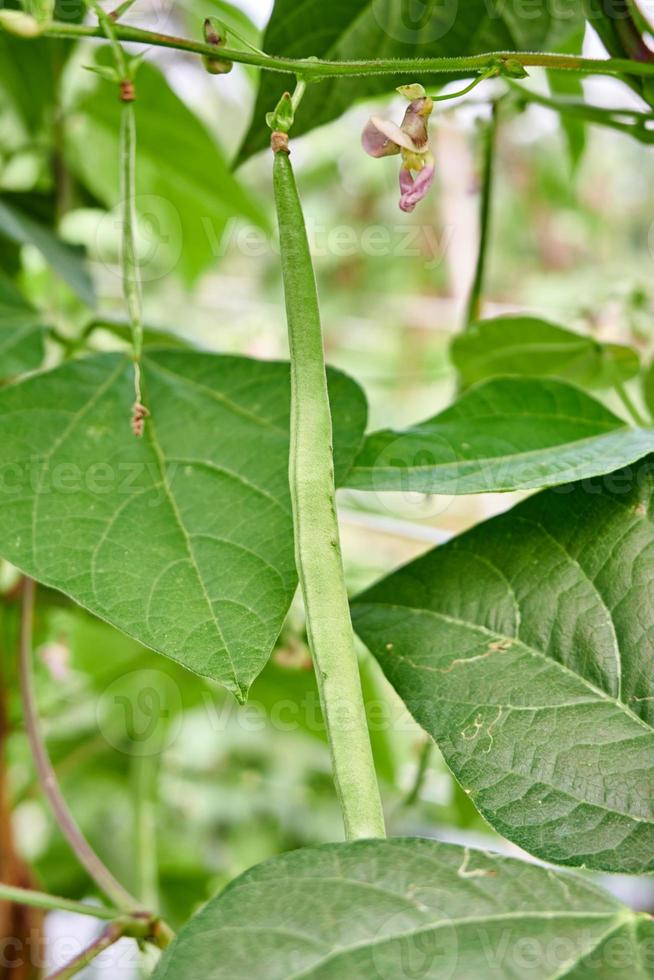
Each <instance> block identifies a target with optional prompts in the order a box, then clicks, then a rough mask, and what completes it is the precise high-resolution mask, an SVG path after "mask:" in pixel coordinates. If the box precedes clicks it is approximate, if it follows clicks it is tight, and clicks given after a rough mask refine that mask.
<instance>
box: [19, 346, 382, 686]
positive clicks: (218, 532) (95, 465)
mask: <svg viewBox="0 0 654 980" xmlns="http://www.w3.org/2000/svg"><path fill="white" fill-rule="evenodd" d="M143 379H144V397H145V401H146V404H147V406H148V408H149V410H150V412H151V418H149V419H148V420H147V422H146V426H145V436H144V438H143V439H136V438H134V437H133V436H132V434H131V432H130V418H131V412H132V403H133V401H134V382H133V369H132V366H131V363H130V359H129V357H127V356H124V355H116V354H102V355H98V356H95V357H92V358H88V359H85V360H81V361H75V362H71V363H68V364H66V365H64V366H62V367H60V368H57V369H56V370H54V371H51V372H49V373H46V374H42V375H39V376H36V377H34V378H30V379H27V380H26V381H24V382H23V383H21V384H19V385H15V386H13V387H10V388H7V389H5V390H4V391H1V392H0V433H1V435H0V443H1V444H2V447H3V458H2V468H1V471H0V477H1V479H0V489H1V490H2V506H1V507H0V555H2V557H4V558H6V559H7V560H8V561H10V562H12V563H13V564H14V565H16V566H17V567H19V568H20V569H21V570H22V571H24V572H25V573H26V574H28V575H31V576H32V577H33V578H35V579H36V580H37V581H39V582H43V583H45V584H46V585H49V586H52V587H53V588H55V589H58V590H60V591H61V592H64V593H66V594H67V595H69V596H71V597H72V598H73V599H74V600H75V601H76V602H78V603H79V604H80V605H82V606H84V607H85V608H87V609H89V610H90V611H91V612H93V613H94V614H95V615H97V616H99V617H101V618H102V619H105V620H107V621H108V622H110V623H112V624H113V625H115V626H117V627H119V628H120V629H122V630H123V631H124V632H126V633H128V634H130V635H131V636H133V637H134V638H135V639H137V640H139V642H141V643H143V644H144V645H145V646H148V647H152V648H153V649H155V650H157V651H159V652H160V653H164V654H166V655H167V656H169V657H171V658H172V659H173V660H177V661H178V662H180V663H182V664H183V666H185V667H188V668H189V669H190V670H193V671H195V672H196V673H199V674H203V675H205V676H207V677H211V678H213V679H215V680H218V681H221V682H222V683H223V684H224V685H225V686H226V687H228V688H229V689H230V690H232V691H234V692H235V693H236V694H237V695H238V696H239V697H242V696H244V695H245V693H246V692H247V689H248V687H249V685H250V684H251V682H252V681H253V679H254V678H255V677H256V676H257V674H258V673H259V671H260V670H261V668H262V667H263V665H264V664H265V662H266V660H267V658H268V656H269V654H270V651H271V649H272V647H273V644H274V641H275V639H276V638H277V635H278V634H279V631H280V629H281V625H282V622H283V620H284V617H285V615H286V611H287V609H288V606H289V604H290V602H291V599H292V597H293V594H294V592H295V588H296V575H295V563H294V556H293V528H292V520H291V512H290V511H291V508H290V499H289V491H288V476H287V469H288V451H289V435H288V425H289V400H290V390H289V371H288V365H287V364H280V363H265V362H258V361H251V360H248V359H246V358H239V357H218V356H213V355H210V354H205V353H195V352H194V353H190V352H173V351H161V352H158V353H152V354H150V353H148V354H147V356H145V358H144V360H143ZM330 384H331V398H332V408H333V411H334V423H335V436H336V460H335V462H336V472H337V478H338V479H340V480H341V481H342V480H343V478H344V476H345V473H346V471H347V470H348V468H349V466H350V464H351V462H352V459H353V457H354V455H355V453H356V451H357V449H358V446H359V444H360V442H361V435H362V432H363V430H364V427H365V416H366V407H365V399H364V397H363V394H362V392H361V391H360V389H359V388H358V387H357V386H356V385H355V384H354V382H352V381H351V380H349V379H348V378H346V377H344V376H343V375H341V374H339V373H337V372H332V373H331V377H330Z"/></svg>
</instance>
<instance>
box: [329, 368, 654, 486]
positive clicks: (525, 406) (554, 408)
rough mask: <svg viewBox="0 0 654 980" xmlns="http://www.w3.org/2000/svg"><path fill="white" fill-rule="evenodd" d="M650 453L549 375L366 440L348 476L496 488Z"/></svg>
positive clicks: (475, 395)
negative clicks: (417, 423) (549, 377)
mask: <svg viewBox="0 0 654 980" xmlns="http://www.w3.org/2000/svg"><path fill="white" fill-rule="evenodd" d="M651 452H654V429H634V428H630V427H629V426H628V425H627V424H626V423H625V422H624V421H623V420H622V419H620V418H618V417H617V416H616V415H614V414H613V413H612V412H609V410H608V409H606V408H605V407H604V406H603V405H602V404H601V403H600V402H598V401H595V399H594V398H591V397H590V395H587V394H586V393H585V392H583V391H581V390H580V389H579V388H573V387H572V386H571V385H569V384H566V383H565V382H563V381H556V380H555V379H553V378H552V379H548V378H495V379H494V380H492V381H486V382H483V383H481V384H479V385H476V386H475V387H474V388H471V389H470V391H468V392H466V393H465V394H464V395H462V396H461V398H459V400H458V401H457V402H455V403H454V405H451V406H450V407H449V408H447V409H445V411H444V412H441V413H440V415H436V416H435V417H434V418H431V419H427V421H425V422H421V423H420V424H419V425H412V426H409V427H407V428H406V429H403V430H393V429H384V430H382V431H380V432H373V433H371V434H370V435H369V436H367V437H366V441H365V443H364V445H363V449H362V450H361V452H360V453H359V455H358V456H357V458H356V460H355V462H354V466H353V467H352V470H351V472H350V474H349V475H348V477H347V485H348V486H349V487H353V488H354V489H357V490H373V491H382V490H412V491H419V492H421V493H446V494H451V493H490V492H498V491H503V490H529V489H536V488H540V487H550V486H556V485H557V484H561V483H567V482H569V481H571V480H582V479H584V478H588V477H592V476H597V475H599V474H601V473H610V472H611V471H612V470H614V469H615V467H616V466H625V465H627V464H628V463H633V462H635V461H636V460H638V459H641V458H642V457H643V456H646V455H647V454H648V453H651Z"/></svg>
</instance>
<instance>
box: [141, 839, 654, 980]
mask: <svg viewBox="0 0 654 980" xmlns="http://www.w3.org/2000/svg"><path fill="white" fill-rule="evenodd" d="M617 937H619V940H620V942H619V950H620V954H621V955H620V960H619V962H620V964H621V967H620V972H621V973H622V975H623V976H624V977H626V976H634V977H636V976H642V977H645V975H646V974H645V972H643V971H641V970H640V964H641V963H642V962H643V960H642V957H643V956H644V955H645V953H646V951H647V949H648V947H649V948H651V944H652V941H653V940H654V924H653V923H652V920H651V917H650V916H648V915H646V914H644V913H636V912H632V911H631V910H630V909H628V908H627V907H626V906H624V905H622V903H621V902H619V901H618V900H617V899H615V898H613V897H612V896H610V895H608V894H607V893H606V892H603V891H601V890H600V889H598V888H596V887H595V885H593V884H591V883H589V882H586V881H584V880H583V879H581V878H577V877H573V876H572V875H565V874H562V873H561V872H554V871H550V870H548V869H547V868H541V867H536V866H534V865H530V864H525V863H524V862H521V861H516V860H512V859H511V858H502V857H499V856H498V855H494V854H489V853H485V852H482V851H475V850H470V849H469V848H464V847H457V846H454V845H452V844H440V843H437V842H436V841H432V840H423V839H419V838H408V837H401V838H397V839H394V840H367V841H356V842H355V843H350V844H326V845H324V846H322V847H308V848H305V849H302V850H297V851H294V852H293V853H291V854H285V855H282V856H281V857H278V858H275V859H273V860H271V861H267V862H265V863H264V864H260V865H258V866H256V867H254V868H252V869H251V870H250V871H248V872H246V873H245V874H244V875H241V877H240V878H237V879H236V880H235V881H233V882H232V883H231V884H230V885H229V886H228V887H227V888H226V889H225V890H224V891H223V892H222V894H220V895H218V896H217V897H216V898H214V899H213V900H212V901H211V902H209V903H208V905H206V906H205V907H204V908H203V909H202V910H201V911H200V912H199V913H198V914H197V915H196V916H195V917H194V918H193V919H192V920H191V921H190V922H189V923H188V924H187V925H186V926H185V927H184V928H183V929H182V930H181V932H180V934H179V936H178V938H177V939H176V940H175V942H174V943H173V944H172V946H171V947H170V949H169V950H168V951H167V953H166V954H165V956H164V958H163V959H162V961H161V963H160V964H159V967H158V969H157V970H156V971H155V974H154V977H155V980H197V978H199V977H202V980H250V978H252V977H266V978H268V980H292V978H298V980H299V978H300V977H302V978H307V980H309V978H312V980H319V978H320V980H336V978H343V980H345V978H347V980H373V978H375V980H400V978H406V977H415V976H419V977H421V978H424V980H446V978H447V980H477V978H481V977H488V978H489V980H490V978H492V980H514V978H516V977H517V976H519V977H520V978H521V980H548V978H549V980H553V978H554V977H563V976H565V977H569V978H570V980H591V978H593V977H595V978H597V980H601V978H607V980H608V977H609V976H610V973H609V972H608V971H605V970H604V969H603V966H604V965H606V957H605V956H604V955H603V953H604V952H605V949H606V944H607V942H608V941H609V940H610V939H612V938H617ZM518 948H521V949H523V950H524V949H528V950H529V951H530V952H529V957H528V958H527V957H526V956H524V957H522V958H520V962H519V965H517V964H516V950H517V949H518ZM491 964H492V965H491ZM597 964H599V966H600V968H599V970H596V966H597ZM623 968H624V969H623ZM648 975H649V974H648ZM614 976H615V978H616V980H617V976H618V975H617V974H614Z"/></svg>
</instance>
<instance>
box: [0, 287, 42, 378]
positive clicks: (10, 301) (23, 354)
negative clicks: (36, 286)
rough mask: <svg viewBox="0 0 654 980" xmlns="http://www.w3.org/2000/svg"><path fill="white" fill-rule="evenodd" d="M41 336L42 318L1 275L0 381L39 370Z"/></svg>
mask: <svg viewBox="0 0 654 980" xmlns="http://www.w3.org/2000/svg"><path fill="white" fill-rule="evenodd" d="M44 335H45V327H44V326H43V319H42V317H41V315H40V314H39V313H38V312H37V311H36V310H35V309H33V307H31V306H30V305H29V303H27V302H26V300H24V299H23V297H22V296H21V294H20V293H19V292H18V290H17V289H16V288H15V286H13V285H12V283H11V282H10V281H9V280H8V279H6V278H5V277H4V276H3V275H1V274H0V381H1V380H4V379H6V378H11V377H13V376H14V375H17V374H23V373H24V372H25V371H33V370H34V369H35V368H37V367H39V365H40V364H41V363H42V361H43V355H44V343H43V340H44Z"/></svg>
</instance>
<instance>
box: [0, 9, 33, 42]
mask: <svg viewBox="0 0 654 980" xmlns="http://www.w3.org/2000/svg"><path fill="white" fill-rule="evenodd" d="M0 27H1V28H2V29H3V30H4V31H7V33H8V34H15V35H16V37H38V36H39V34H40V33H41V25H40V24H39V22H38V20H36V18H34V17H30V15H29V14H24V13H23V12H22V10H0Z"/></svg>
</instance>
